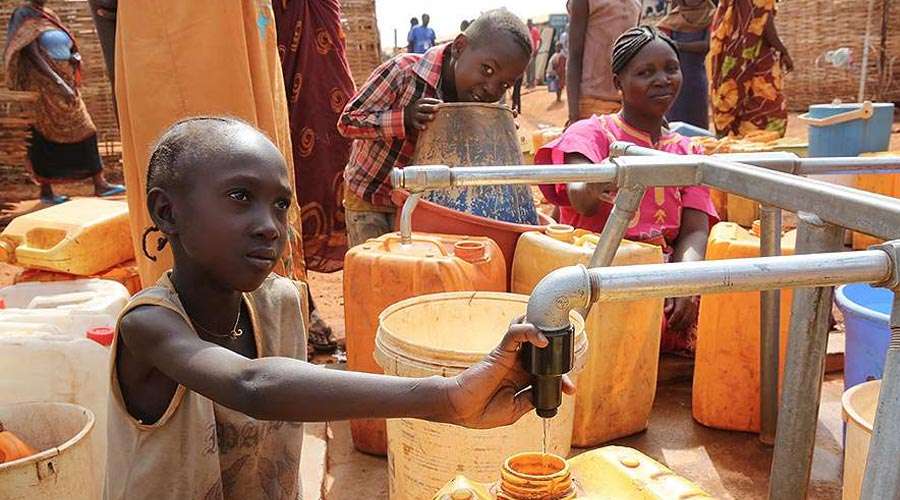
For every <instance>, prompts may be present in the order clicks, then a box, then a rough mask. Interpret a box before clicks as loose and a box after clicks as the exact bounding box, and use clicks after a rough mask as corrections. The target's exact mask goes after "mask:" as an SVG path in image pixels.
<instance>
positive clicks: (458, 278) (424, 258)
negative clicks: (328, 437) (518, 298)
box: [344, 233, 507, 455]
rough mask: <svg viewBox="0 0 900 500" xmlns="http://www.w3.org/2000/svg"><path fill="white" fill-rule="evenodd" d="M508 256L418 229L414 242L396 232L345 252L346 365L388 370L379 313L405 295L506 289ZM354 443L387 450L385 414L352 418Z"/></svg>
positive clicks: (478, 242) (490, 245)
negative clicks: (378, 353)
mask: <svg viewBox="0 0 900 500" xmlns="http://www.w3.org/2000/svg"><path fill="white" fill-rule="evenodd" d="M506 283H507V274H506V261H505V260H504V259H503V253H502V252H501V251H500V248H499V247H498V246H497V244H496V243H494V242H493V240H491V239H489V238H477V237H469V236H456V235H442V234H428V233H413V234H412V241H411V242H410V243H409V244H404V243H402V242H401V239H400V235H399V233H391V234H386V235H384V236H381V237H379V238H375V239H371V240H369V241H367V242H366V243H364V244H362V245H359V246H356V247H354V248H351V249H350V250H349V251H348V252H347V255H346V257H345V258H344V324H345V327H346V332H347V333H346V334H347V367H348V368H349V369H350V370H353V371H361V372H368V373H383V371H382V369H381V367H380V366H378V364H377V363H376V362H375V359H374V357H373V356H374V353H375V332H376V331H377V329H378V315H379V314H381V312H382V311H383V310H384V309H386V308H387V307H388V306H389V305H391V304H394V303H396V302H399V301H401V300H404V299H408V298H411V297H415V296H418V295H424V294H429V293H439V292H464V291H470V290H474V291H490V292H505V291H506ZM350 429H351V432H352V434H353V444H354V446H355V447H356V449H358V450H359V451H362V452H365V453H370V454H374V455H385V454H386V453H387V430H386V427H385V421H384V420H383V419H367V420H354V421H352V422H350Z"/></svg>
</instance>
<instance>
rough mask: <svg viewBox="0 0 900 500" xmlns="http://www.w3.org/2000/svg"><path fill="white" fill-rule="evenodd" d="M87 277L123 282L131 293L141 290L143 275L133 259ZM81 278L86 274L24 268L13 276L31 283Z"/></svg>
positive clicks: (21, 281)
mask: <svg viewBox="0 0 900 500" xmlns="http://www.w3.org/2000/svg"><path fill="white" fill-rule="evenodd" d="M87 278H96V279H101V280H109V281H115V282H117V283H121V284H122V285H124V286H125V288H127V289H128V293H130V294H131V295H134V294H136V293H138V292H140V291H141V275H140V274H138V269H137V263H136V262H135V261H133V260H129V261H127V262H123V263H121V264H116V265H115V266H113V267H111V268H110V269H106V270H104V271H101V272H99V273H96V274H93V275H91V276H87ZM79 279H85V276H78V275H75V274H69V273H60V272H57V271H44V270H43V269H23V270H21V271H20V272H19V273H18V274H16V276H15V277H14V278H13V283H16V284H18V283H31V282H35V281H40V282H45V283H46V282H50V281H73V280H79Z"/></svg>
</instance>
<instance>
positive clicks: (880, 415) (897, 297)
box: [860, 241, 900, 500]
mask: <svg viewBox="0 0 900 500" xmlns="http://www.w3.org/2000/svg"><path fill="white" fill-rule="evenodd" d="M880 248H881V249H882V250H885V251H886V252H887V253H888V255H891V256H892V258H893V262H892V263H891V265H892V267H893V273H892V274H893V280H892V281H891V282H890V283H888V284H887V285H886V286H887V287H888V288H891V289H892V290H893V291H894V304H893V310H892V311H891V340H890V342H889V344H888V352H887V356H886V357H885V361H884V375H883V377H882V379H881V392H880V395H879V398H878V408H877V409H876V412H875V427H874V429H873V432H872V441H871V442H870V443H869V456H868V457H867V459H866V471H865V475H864V476H863V484H862V494H861V496H860V498H861V499H862V500H880V499H893V500H900V241H892V242H889V243H886V244H884V245H881V247H880Z"/></svg>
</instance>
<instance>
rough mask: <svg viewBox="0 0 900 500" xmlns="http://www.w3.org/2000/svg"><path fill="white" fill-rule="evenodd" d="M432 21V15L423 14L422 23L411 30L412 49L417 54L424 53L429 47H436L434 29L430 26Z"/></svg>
mask: <svg viewBox="0 0 900 500" xmlns="http://www.w3.org/2000/svg"><path fill="white" fill-rule="evenodd" d="M430 22H431V16H429V15H428V14H422V24H421V25H420V26H416V27H414V28H413V29H412V31H410V41H411V42H412V51H411V52H414V53H416V54H424V53H425V52H427V51H428V49H430V48H432V47H434V38H435V36H434V30H433V29H431V28H429V27H428V23H430Z"/></svg>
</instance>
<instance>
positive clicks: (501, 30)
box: [338, 9, 533, 246]
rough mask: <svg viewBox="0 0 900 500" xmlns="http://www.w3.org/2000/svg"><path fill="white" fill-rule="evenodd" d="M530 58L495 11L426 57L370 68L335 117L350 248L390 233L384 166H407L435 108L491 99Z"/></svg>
mask: <svg viewBox="0 0 900 500" xmlns="http://www.w3.org/2000/svg"><path fill="white" fill-rule="evenodd" d="M530 58H531V39H530V37H529V34H528V29H527V28H526V27H525V24H524V23H522V21H521V20H520V19H519V18H517V17H516V16H515V15H513V14H512V13H510V12H509V11H507V10H506V9H497V10H493V11H490V12H487V13H485V14H483V15H482V16H481V17H480V18H478V19H477V20H476V21H475V22H473V23H472V24H471V25H470V26H469V27H468V29H466V31H465V33H461V34H459V35H458V36H457V37H456V39H455V40H454V41H453V42H451V43H447V44H443V45H438V46H436V47H433V48H431V49H430V50H428V51H427V52H426V53H425V54H400V55H398V56H396V57H394V58H393V59H391V60H390V61H387V62H386V63H384V64H382V65H381V66H380V67H378V68H377V69H376V70H375V71H374V72H373V73H372V76H370V77H369V80H368V81H367V82H366V83H365V85H363V87H362V88H361V89H360V90H359V92H357V94H356V96H354V97H353V99H351V100H350V102H349V103H347V106H346V108H345V109H344V112H343V114H342V115H341V117H340V119H339V120H338V130H339V131H340V132H341V134H342V135H344V136H345V137H348V138H351V139H355V140H354V141H353V149H352V150H351V152H350V160H349V162H348V163H347V167H346V168H345V169H344V208H345V209H346V223H347V236H348V239H349V244H350V246H355V245H358V244H361V243H365V241H366V240H368V239H369V238H377V237H378V236H381V235H383V234H386V233H389V232H391V230H392V228H393V215H394V212H395V208H394V206H393V204H392V203H391V199H390V194H391V189H392V187H391V185H390V172H391V169H393V168H394V167H404V166H406V165H408V164H409V162H410V160H411V159H412V157H413V154H414V153H415V148H416V140H417V139H418V136H419V133H420V132H421V131H422V130H425V129H426V128H427V127H428V123H429V122H431V121H432V120H434V116H435V113H436V112H437V105H438V104H440V103H442V102H445V101H446V102H489V103H493V102H497V101H498V100H500V98H501V97H502V96H503V94H504V93H505V92H506V90H507V89H508V88H510V87H511V86H512V84H513V83H514V82H515V81H516V79H517V78H518V77H520V76H521V75H522V73H524V71H525V68H526V66H527V65H528V61H529V60H530ZM532 208H533V207H532Z"/></svg>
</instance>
